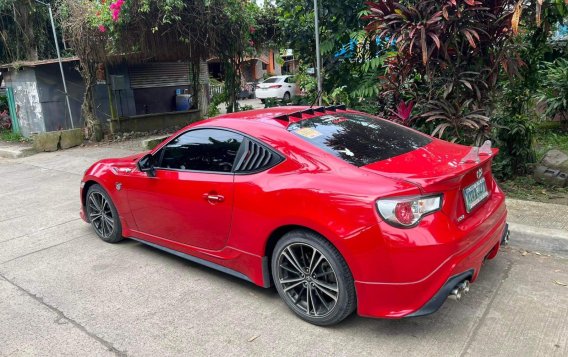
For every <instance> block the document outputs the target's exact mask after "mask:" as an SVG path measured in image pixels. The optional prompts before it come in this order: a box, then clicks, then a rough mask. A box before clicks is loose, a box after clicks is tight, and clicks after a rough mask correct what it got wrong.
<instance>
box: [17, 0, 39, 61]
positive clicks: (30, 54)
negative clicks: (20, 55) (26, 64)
mask: <svg viewBox="0 0 568 357" xmlns="http://www.w3.org/2000/svg"><path fill="white" fill-rule="evenodd" d="M13 6H14V15H15V16H16V18H15V21H16V22H17V23H18V24H19V25H20V27H21V29H22V33H23V36H22V37H23V40H24V48H25V51H26V52H25V59H26V60H28V61H37V60H38V51H37V42H36V36H35V33H34V10H35V3H33V2H32V1H31V0H28V1H18V2H15V3H14V5H13Z"/></svg>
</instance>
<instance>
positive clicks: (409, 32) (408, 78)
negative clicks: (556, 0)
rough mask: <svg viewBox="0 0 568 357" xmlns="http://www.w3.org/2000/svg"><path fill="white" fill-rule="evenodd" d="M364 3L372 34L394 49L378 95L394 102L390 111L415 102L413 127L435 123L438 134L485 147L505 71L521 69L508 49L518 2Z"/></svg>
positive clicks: (429, 0) (389, 0) (430, 0)
mask: <svg viewBox="0 0 568 357" xmlns="http://www.w3.org/2000/svg"><path fill="white" fill-rule="evenodd" d="M367 4H368V6H369V13H368V15H367V16H365V18H366V19H367V20H369V21H370V22H369V24H368V26H367V27H366V29H367V31H368V32H369V34H370V35H371V36H378V37H379V38H386V39H391V42H392V43H393V44H395V45H396V49H397V52H396V54H395V55H394V56H391V57H389V58H387V59H386V61H385V66H386V72H385V74H384V75H382V76H380V86H381V88H382V91H381V94H382V95H383V96H391V97H392V98H391V99H390V103H391V104H392V105H393V107H392V108H391V110H390V111H391V112H392V111H395V110H396V108H395V106H397V105H399V103H401V102H407V101H408V100H409V99H412V100H413V101H414V102H415V103H416V106H415V111H416V114H417V115H418V116H419V117H420V118H421V119H422V120H419V121H415V123H414V125H418V126H420V127H423V128H425V127H432V124H433V129H432V133H433V134H436V135H437V136H439V137H441V138H445V139H450V140H454V141H458V142H461V143H465V144H480V143H481V142H483V140H484V139H485V138H486V137H487V136H488V135H489V132H490V131H489V129H488V126H489V118H488V117H489V116H490V114H491V113H490V108H491V107H492V106H491V105H490V104H491V102H492V101H493V100H494V99H493V93H492V91H493V89H494V88H495V86H496V83H497V79H498V75H499V72H500V69H501V68H503V69H504V70H505V71H506V72H508V73H509V74H510V75H511V76H514V75H515V74H516V73H518V68H519V66H521V65H522V63H521V61H520V60H519V59H518V58H517V57H516V56H514V55H510V54H509V53H508V51H509V48H508V47H507V44H508V40H509V39H510V38H511V37H512V33H513V31H511V30H510V27H511V20H512V17H513V14H514V13H516V12H517V8H516V7H515V5H516V4H517V0H503V1H486V2H481V1H473V0H444V1H439V0H422V1H394V0H380V1H370V2H368V3H367ZM423 121H426V124H424V123H423ZM421 122H422V123H421Z"/></svg>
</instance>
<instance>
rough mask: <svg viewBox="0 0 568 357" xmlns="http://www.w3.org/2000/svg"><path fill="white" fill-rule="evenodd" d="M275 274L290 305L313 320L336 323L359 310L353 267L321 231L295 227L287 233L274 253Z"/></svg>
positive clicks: (326, 323) (324, 323)
mask: <svg viewBox="0 0 568 357" xmlns="http://www.w3.org/2000/svg"><path fill="white" fill-rule="evenodd" d="M272 278H273V281H274V285H275V286H276V289H277V290H278V294H280V297H281V298H282V299H283V300H284V302H286V304H287V305H288V307H289V308H290V309H291V310H292V311H294V312H295V313H296V314H297V315H298V316H299V317H300V318H302V319H303V320H305V321H308V322H310V323H312V324H315V325H320V326H328V325H333V324H336V323H338V322H340V321H342V320H343V319H345V318H346V317H347V316H349V315H350V314H351V313H352V312H353V310H355V306H356V298H355V287H354V283H353V277H352V276H351V272H350V271H349V267H348V266H347V263H345V260H344V259H343V257H342V256H341V254H339V252H338V251H337V249H335V247H334V246H333V245H332V244H331V243H329V242H328V241H327V240H325V239H324V238H323V237H321V236H320V235H318V234H315V233H312V232H310V231H304V230H295V231H292V232H289V233H287V234H286V235H284V236H283V237H282V238H281V239H280V240H279V241H278V243H277V244H276V247H275V248H274V252H273V254H272Z"/></svg>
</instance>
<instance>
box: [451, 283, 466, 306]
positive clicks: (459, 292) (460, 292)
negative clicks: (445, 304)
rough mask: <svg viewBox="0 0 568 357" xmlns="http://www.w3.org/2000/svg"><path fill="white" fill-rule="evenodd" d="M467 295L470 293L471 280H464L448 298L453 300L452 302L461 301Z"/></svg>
mask: <svg viewBox="0 0 568 357" xmlns="http://www.w3.org/2000/svg"><path fill="white" fill-rule="evenodd" d="M467 293H469V280H464V281H462V282H461V283H459V284H458V285H456V287H455V288H453V289H452V291H451V292H450V295H449V296H448V298H449V299H452V300H456V301H460V300H461V298H462V297H463V296H464V295H466V294H467Z"/></svg>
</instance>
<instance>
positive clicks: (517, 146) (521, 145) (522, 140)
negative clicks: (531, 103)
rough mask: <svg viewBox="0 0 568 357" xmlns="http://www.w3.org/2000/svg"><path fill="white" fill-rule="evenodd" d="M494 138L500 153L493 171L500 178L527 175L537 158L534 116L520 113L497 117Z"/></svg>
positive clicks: (495, 160)
mask: <svg viewBox="0 0 568 357" xmlns="http://www.w3.org/2000/svg"><path fill="white" fill-rule="evenodd" d="M493 120H494V122H495V130H494V132H493V134H494V136H493V139H494V141H495V143H496V146H497V147H498V148H499V149H500V151H501V152H500V154H499V155H498V156H497V157H495V159H494V162H493V173H494V175H495V176H496V177H497V178H499V179H508V178H511V177H514V176H517V175H525V174H527V173H529V171H530V165H531V163H534V162H535V160H536V154H535V151H534V149H533V141H534V138H535V124H534V120H533V119H532V118H529V117H528V116H526V115H522V114H518V115H514V116H509V115H502V116H498V117H495V118H494V119H493Z"/></svg>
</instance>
